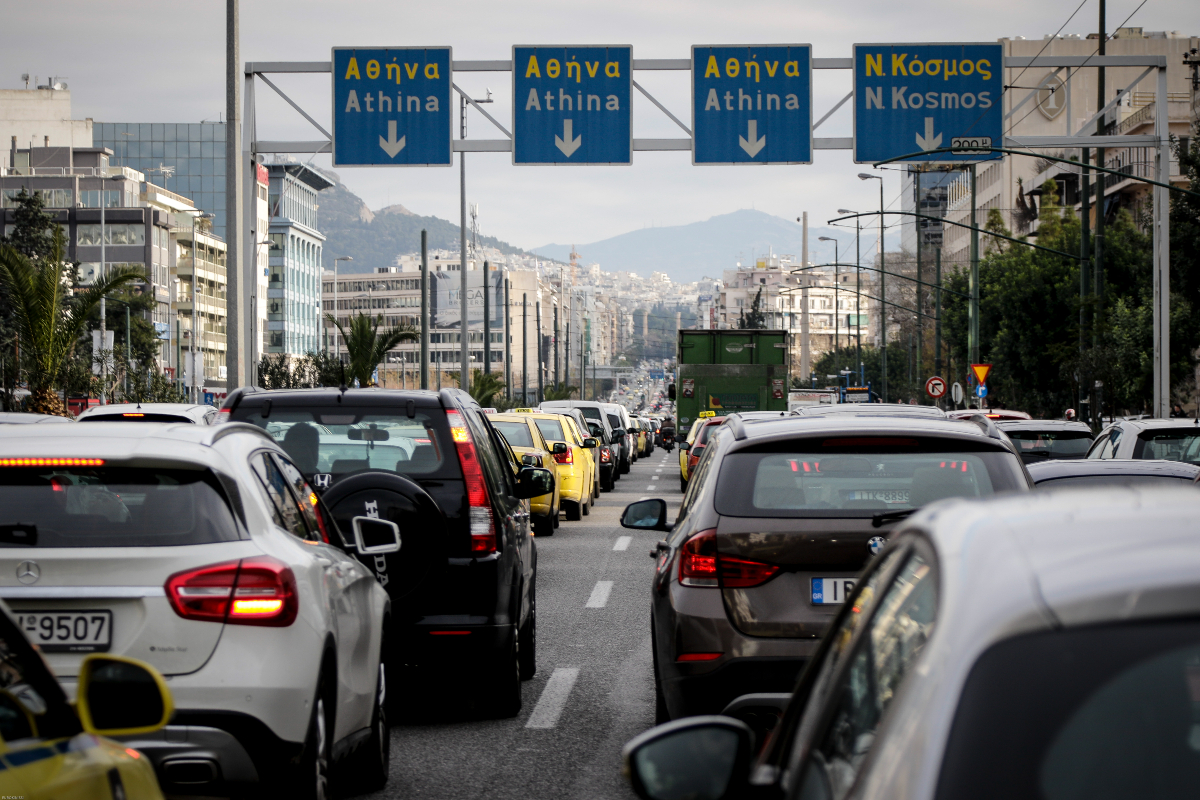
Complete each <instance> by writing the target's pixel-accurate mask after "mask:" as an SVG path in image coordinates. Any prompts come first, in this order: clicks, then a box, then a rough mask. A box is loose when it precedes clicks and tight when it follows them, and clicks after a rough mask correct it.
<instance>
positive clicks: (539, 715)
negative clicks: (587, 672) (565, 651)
mask: <svg viewBox="0 0 1200 800" xmlns="http://www.w3.org/2000/svg"><path fill="white" fill-rule="evenodd" d="M578 677H579V668H578V667H559V668H558V669H556V670H554V672H553V673H552V674H551V675H550V680H548V681H546V688H544V689H542V696H541V697H539V698H538V701H537V705H536V706H534V707H533V713H532V714H530V715H529V720H528V721H527V722H526V723H525V727H526V728H553V727H554V726H555V725H557V724H558V718H559V717H560V716H561V715H562V712H563V709H564V708H566V707H567V698H568V697H570V696H571V689H573V688H574V687H575V679H576V678H578Z"/></svg>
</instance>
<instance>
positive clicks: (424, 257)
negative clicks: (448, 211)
mask: <svg viewBox="0 0 1200 800" xmlns="http://www.w3.org/2000/svg"><path fill="white" fill-rule="evenodd" d="M334 285H335V286H336V285H337V284H336V283H335V284H334ZM430 366H431V365H430V363H429V231H427V230H425V229H424V228H422V229H421V388H422V389H428V388H429V368H430Z"/></svg>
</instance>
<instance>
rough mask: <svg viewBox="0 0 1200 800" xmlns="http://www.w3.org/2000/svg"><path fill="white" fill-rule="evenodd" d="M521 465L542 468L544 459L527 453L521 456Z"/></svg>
mask: <svg viewBox="0 0 1200 800" xmlns="http://www.w3.org/2000/svg"><path fill="white" fill-rule="evenodd" d="M521 464H523V465H524V466H526V467H540V466H541V465H542V457H541V456H535V455H534V454H533V453H526V454H525V455H523V456H521Z"/></svg>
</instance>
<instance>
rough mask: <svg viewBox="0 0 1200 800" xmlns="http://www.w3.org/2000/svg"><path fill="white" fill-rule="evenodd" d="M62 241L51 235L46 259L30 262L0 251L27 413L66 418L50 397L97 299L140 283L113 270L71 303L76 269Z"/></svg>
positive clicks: (134, 272) (124, 270) (128, 272)
mask: <svg viewBox="0 0 1200 800" xmlns="http://www.w3.org/2000/svg"><path fill="white" fill-rule="evenodd" d="M65 252H66V240H65V238H64V237H63V233H62V231H61V229H57V228H56V229H55V230H54V232H53V238H52V247H51V249H50V252H49V254H48V255H46V256H38V257H37V258H34V259H31V258H29V257H27V256H25V255H22V254H21V253H20V252H18V251H17V250H16V249H15V248H14V247H13V246H12V245H8V244H2V245H0V284H2V285H3V286H4V288H5V289H7V290H8V293H9V297H10V300H11V302H12V306H13V308H12V313H13V319H14V322H15V323H16V329H17V332H18V334H19V335H20V337H21V351H22V352H21V355H22V358H23V359H24V360H25V364H26V367H27V370H26V375H27V377H28V382H29V391H30V398H29V410H30V411H34V412H37V413H42V414H57V415H59V416H67V414H68V412H67V409H66V407H65V406H64V405H63V403H62V401H61V400H60V399H59V398H58V396H57V395H56V394H55V393H54V386H55V384H56V382H58V381H59V380H61V376H62V371H63V367H64V365H65V364H66V362H67V360H68V359H69V358H70V355H71V352H72V350H73V349H74V348H75V345H76V343H77V341H78V339H79V336H80V334H81V333H82V332H83V328H84V325H86V323H87V318H88V315H89V314H91V312H92V309H94V308H95V307H96V306H97V305H99V303H100V298H101V297H102V296H103V295H104V294H105V293H107V292H111V291H113V290H114V289H116V288H117V287H119V286H124V285H125V284H127V283H130V282H131V281H134V280H138V279H140V278H142V277H144V275H143V273H142V270H141V269H140V268H137V267H121V268H118V269H114V270H112V271H111V272H109V274H108V275H107V276H105V277H103V278H98V279H97V280H96V282H95V284H94V285H93V286H91V287H90V288H88V289H86V290H83V291H81V292H79V293H78V294H76V295H75V296H74V298H73V299H72V298H70V287H71V284H72V282H73V276H74V274H75V267H74V265H73V264H69V263H67V262H66V261H64V260H63V254H64V253H65Z"/></svg>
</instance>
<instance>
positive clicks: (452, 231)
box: [317, 169, 529, 273]
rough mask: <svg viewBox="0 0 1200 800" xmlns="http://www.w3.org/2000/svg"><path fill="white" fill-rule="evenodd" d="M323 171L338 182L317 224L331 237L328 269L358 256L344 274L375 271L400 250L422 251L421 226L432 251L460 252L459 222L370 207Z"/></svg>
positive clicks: (493, 241)
mask: <svg viewBox="0 0 1200 800" xmlns="http://www.w3.org/2000/svg"><path fill="white" fill-rule="evenodd" d="M319 171H320V172H321V174H322V175H324V176H325V177H326V178H328V179H329V180H331V181H333V186H332V187H330V188H328V189H326V190H324V191H322V192H321V193H320V194H318V195H317V202H318V203H319V204H320V209H319V211H318V217H317V219H318V220H319V221H318V225H319V226H320V229H321V233H323V234H325V236H326V240H325V247H324V256H325V264H324V267H325V268H326V269H333V260H334V259H335V258H339V257H341V256H350V257H351V258H353V259H354V260H353V261H349V262H347V261H343V262H342V263H341V264H340V265H339V266H338V272H339V273H364V272H374V271H375V268H376V267H386V266H389V265H390V264H391V263H392V261H393V259H395V257H396V256H397V255H400V254H401V253H416V252H419V251H420V249H421V230H422V229H425V230H427V231H428V232H429V238H428V241H429V249H430V250H441V249H444V250H452V251H454V252H458V241H459V239H458V226H457V225H455V224H454V223H452V222H449V221H447V220H444V219H440V218H439V217H422V216H420V215H418V214H414V213H413V212H411V211H409V210H408V209H407V208H405V207H404V206H402V205H391V206H387V207H386V208H381V209H380V210H378V211H371V209H369V208H367V204H366V203H364V202H363V201H362V198H360V197H359V196H358V195H356V194H355V193H354V192H352V191H350V190H349V189H348V188H346V186H345V184H343V183H342V180H341V176H339V175H338V174H337V173H336V172H332V171H331V170H326V169H323V170H319ZM479 240H480V244H482V245H487V246H489V247H495V248H496V249H497V250H499V251H500V252H502V253H511V254H515V255H529V253H527V252H526V251H524V250H521V249H520V248H517V247H513V246H512V245H511V244H508V243H507V242H502V241H500V240H499V239H497V238H495V237H493V236H481V237H479Z"/></svg>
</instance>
